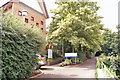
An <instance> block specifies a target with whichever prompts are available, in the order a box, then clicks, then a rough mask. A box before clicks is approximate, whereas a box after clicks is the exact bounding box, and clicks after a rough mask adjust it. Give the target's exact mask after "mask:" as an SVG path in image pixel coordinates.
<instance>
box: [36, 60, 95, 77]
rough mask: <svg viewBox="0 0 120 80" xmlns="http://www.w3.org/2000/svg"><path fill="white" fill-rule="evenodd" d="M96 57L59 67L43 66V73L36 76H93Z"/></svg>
mask: <svg viewBox="0 0 120 80" xmlns="http://www.w3.org/2000/svg"><path fill="white" fill-rule="evenodd" d="M95 71H96V58H92V59H88V60H86V61H85V62H83V63H81V64H76V65H70V66H65V67H59V66H58V65H52V66H43V67H42V72H43V73H44V74H42V75H40V76H38V78H95Z"/></svg>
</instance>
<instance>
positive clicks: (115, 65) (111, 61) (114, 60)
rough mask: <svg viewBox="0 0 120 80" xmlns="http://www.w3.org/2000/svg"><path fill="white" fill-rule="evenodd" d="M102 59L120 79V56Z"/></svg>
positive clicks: (103, 57) (102, 57)
mask: <svg viewBox="0 0 120 80" xmlns="http://www.w3.org/2000/svg"><path fill="white" fill-rule="evenodd" d="M101 59H102V61H103V62H104V64H105V65H106V66H107V67H108V68H109V70H110V71H111V72H112V73H115V74H114V76H117V77H118V78H120V56H118V55H117V56H116V57H115V56H103V55H101Z"/></svg>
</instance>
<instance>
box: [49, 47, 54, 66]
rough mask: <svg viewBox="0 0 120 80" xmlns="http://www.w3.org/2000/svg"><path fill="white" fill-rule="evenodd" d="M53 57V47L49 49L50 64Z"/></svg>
mask: <svg viewBox="0 0 120 80" xmlns="http://www.w3.org/2000/svg"><path fill="white" fill-rule="evenodd" d="M51 58H53V51H52V49H48V59H49V61H48V65H50V59H51Z"/></svg>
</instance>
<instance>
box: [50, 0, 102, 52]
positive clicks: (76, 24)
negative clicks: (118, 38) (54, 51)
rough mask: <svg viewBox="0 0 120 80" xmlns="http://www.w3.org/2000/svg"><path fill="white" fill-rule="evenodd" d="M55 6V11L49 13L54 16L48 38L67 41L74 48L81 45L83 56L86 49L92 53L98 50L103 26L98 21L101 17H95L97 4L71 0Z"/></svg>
mask: <svg viewBox="0 0 120 80" xmlns="http://www.w3.org/2000/svg"><path fill="white" fill-rule="evenodd" d="M56 4H58V7H57V9H54V10H52V11H51V12H52V13H54V16H53V17H52V18H53V20H52V22H51V24H50V26H49V38H50V39H51V40H56V39H57V40H64V41H68V42H70V43H71V44H72V45H75V47H77V46H79V45H78V44H81V46H82V47H83V48H84V49H83V50H84V52H85V54H86V49H87V48H88V49H90V50H92V51H93V52H95V51H97V50H98V49H100V48H101V47H100V45H101V43H102V36H101V32H100V31H101V30H103V25H102V24H100V22H101V21H100V20H99V19H100V18H102V17H100V16H98V15H97V11H98V9H99V7H97V5H96V4H97V2H89V1H82V2H81V1H80V0H76V1H74V0H71V1H69V2H60V1H58V2H56ZM73 48H74V46H73ZM73 50H74V49H73Z"/></svg>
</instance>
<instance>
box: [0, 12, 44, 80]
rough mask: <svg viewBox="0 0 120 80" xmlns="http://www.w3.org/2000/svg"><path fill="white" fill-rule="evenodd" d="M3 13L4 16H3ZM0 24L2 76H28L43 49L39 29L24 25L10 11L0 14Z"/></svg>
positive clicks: (10, 77) (12, 77) (9, 77)
mask: <svg viewBox="0 0 120 80" xmlns="http://www.w3.org/2000/svg"><path fill="white" fill-rule="evenodd" d="M3 15H4V16H3ZM0 18H1V20H0V22H1V25H0V26H2V54H1V55H2V78H3V79H6V80H7V79H10V80H11V79H15V80H16V79H20V78H29V77H30V76H31V74H32V71H33V67H34V66H36V65H37V61H38V58H37V56H36V55H35V54H37V53H40V52H41V50H42V49H43V47H42V46H43V44H44V43H43V37H42V36H41V34H40V29H38V28H31V27H29V26H25V25H24V24H23V23H22V22H23V21H20V20H18V19H16V18H15V17H13V16H12V15H11V14H10V13H2V14H1V15H0Z"/></svg>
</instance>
